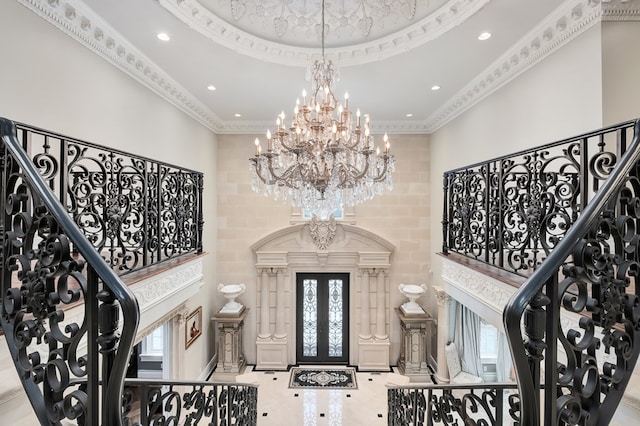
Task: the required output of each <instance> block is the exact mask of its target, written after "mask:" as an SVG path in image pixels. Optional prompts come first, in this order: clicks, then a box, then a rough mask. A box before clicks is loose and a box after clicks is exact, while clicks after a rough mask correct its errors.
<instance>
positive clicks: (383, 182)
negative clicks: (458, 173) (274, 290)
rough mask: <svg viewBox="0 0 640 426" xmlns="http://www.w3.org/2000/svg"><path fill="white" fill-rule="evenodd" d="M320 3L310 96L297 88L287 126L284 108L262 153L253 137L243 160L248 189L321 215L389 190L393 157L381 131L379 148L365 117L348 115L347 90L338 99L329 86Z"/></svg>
mask: <svg viewBox="0 0 640 426" xmlns="http://www.w3.org/2000/svg"><path fill="white" fill-rule="evenodd" d="M322 7H323V9H322V10H323V13H322V16H323V19H322V26H321V28H322V59H321V60H317V61H316V62H315V64H314V66H313V70H312V90H311V93H310V96H309V97H307V93H306V91H304V90H303V92H302V103H300V99H298V100H296V107H295V109H294V115H293V119H292V121H291V126H290V127H289V128H287V127H286V124H285V115H284V111H283V112H282V113H281V114H280V115H279V116H278V118H277V120H276V129H275V131H274V132H273V133H271V130H267V149H266V151H265V152H263V151H262V146H261V145H260V141H259V139H257V138H256V140H255V144H256V153H255V155H254V156H253V157H252V158H250V159H249V162H250V170H251V172H252V177H253V179H252V185H251V186H252V189H253V190H254V191H256V192H258V193H262V194H264V195H266V196H269V197H272V198H274V199H276V200H278V199H280V200H284V201H288V202H289V203H291V205H292V206H294V207H299V208H301V209H303V210H306V211H308V212H311V213H312V214H315V215H317V216H318V217H320V218H321V219H325V218H327V217H329V215H331V214H332V213H333V212H335V211H336V210H340V209H342V208H343V206H354V205H356V204H360V203H362V202H364V201H367V200H369V199H371V198H373V197H374V196H376V195H380V194H382V192H383V190H384V188H387V189H388V190H391V189H392V188H393V182H392V179H391V173H392V172H393V171H394V157H393V155H390V154H389V149H390V143H389V140H388V137H387V134H386V133H385V135H384V147H383V149H382V152H381V150H380V148H377V149H374V146H373V145H374V141H373V136H371V134H370V124H369V116H368V115H364V116H361V114H360V110H359V109H358V110H357V111H356V117H355V120H353V117H352V111H351V110H350V109H349V95H348V94H346V93H345V99H344V102H340V101H339V100H338V99H336V97H335V96H334V94H333V91H332V90H331V88H332V86H333V81H334V74H335V68H334V66H333V63H332V62H331V61H330V60H329V61H327V60H326V59H325V55H324V32H325V28H326V26H325V25H324V0H323V2H322Z"/></svg>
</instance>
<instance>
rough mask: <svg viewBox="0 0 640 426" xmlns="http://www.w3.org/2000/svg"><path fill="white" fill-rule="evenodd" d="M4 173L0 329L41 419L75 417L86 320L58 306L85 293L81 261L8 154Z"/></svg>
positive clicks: (79, 410)
mask: <svg viewBox="0 0 640 426" xmlns="http://www.w3.org/2000/svg"><path fill="white" fill-rule="evenodd" d="M4 176H5V179H6V180H5V182H6V185H5V186H4V191H5V192H4V197H3V201H4V203H3V204H4V211H3V212H2V213H3V215H4V225H5V230H6V232H5V235H4V239H5V241H4V243H5V244H4V250H3V259H4V263H3V277H2V280H3V281H2V282H3V288H2V291H3V294H4V297H3V300H2V323H3V328H4V329H5V331H7V340H8V341H10V349H11V352H12V355H13V356H14V358H15V360H16V364H17V366H18V371H19V373H21V379H22V380H23V382H25V387H27V388H33V387H35V388H37V389H38V393H39V395H40V397H39V398H38V401H37V402H36V403H39V404H40V406H41V410H37V413H36V414H37V415H38V416H39V418H40V420H41V422H42V421H43V420H44V419H46V422H47V423H49V422H51V423H54V422H58V421H60V420H62V419H65V418H66V419H71V420H74V419H82V418H83V416H84V414H85V412H86V408H87V406H88V394H87V390H86V383H85V382H86V377H87V364H88V360H87V357H86V355H85V353H86V349H81V342H82V339H83V338H85V337H86V335H87V327H88V324H87V318H86V316H85V315H84V314H83V313H82V312H80V317H79V318H73V317H71V318H70V317H69V316H68V313H69V312H70V311H68V310H67V308H66V307H67V306H69V305H71V304H74V303H76V302H79V301H82V300H83V299H84V298H85V296H86V294H87V279H86V277H85V275H84V274H83V273H84V269H85V264H84V262H83V261H82V260H76V259H74V257H73V256H72V250H71V244H70V241H69V239H68V238H67V236H66V235H65V234H64V232H63V230H62V229H61V228H60V226H59V224H58V222H57V221H56V220H55V219H54V218H53V216H52V215H51V214H50V213H49V211H48V209H47V207H46V206H45V205H44V204H43V203H42V202H41V200H40V198H39V197H38V196H37V195H35V194H34V191H33V188H32V187H31V185H30V184H29V183H27V180H26V179H25V176H24V175H23V174H22V172H21V170H20V168H19V167H18V166H17V164H16V163H15V162H14V161H13V158H12V157H10V156H6V157H5V174H4ZM13 283H15V284H13ZM105 337H107V336H105ZM113 337H114V338H115V336H113Z"/></svg>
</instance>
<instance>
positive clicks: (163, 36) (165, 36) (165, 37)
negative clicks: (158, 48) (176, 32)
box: [156, 33, 171, 41]
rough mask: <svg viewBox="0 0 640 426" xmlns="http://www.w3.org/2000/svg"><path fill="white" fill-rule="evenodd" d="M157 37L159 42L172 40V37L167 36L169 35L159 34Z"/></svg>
mask: <svg viewBox="0 0 640 426" xmlns="http://www.w3.org/2000/svg"><path fill="white" fill-rule="evenodd" d="M156 37H158V40H162V41H169V40H171V37H169V34H167V33H158V35H156Z"/></svg>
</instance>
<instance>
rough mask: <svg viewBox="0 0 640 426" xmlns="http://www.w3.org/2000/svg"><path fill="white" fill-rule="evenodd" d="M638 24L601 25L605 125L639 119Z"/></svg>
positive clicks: (639, 37)
mask: <svg viewBox="0 0 640 426" xmlns="http://www.w3.org/2000/svg"><path fill="white" fill-rule="evenodd" d="M638 40H640V23H639V22H605V23H604V24H603V25H602V87H603V89H602V91H603V99H602V106H603V123H604V124H605V125H609V124H615V123H619V122H621V121H626V120H630V119H634V118H638V117H640V83H639V82H638V76H639V75H640V49H638Z"/></svg>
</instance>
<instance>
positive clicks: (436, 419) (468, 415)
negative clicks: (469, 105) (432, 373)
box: [387, 383, 520, 426]
mask: <svg viewBox="0 0 640 426" xmlns="http://www.w3.org/2000/svg"><path fill="white" fill-rule="evenodd" d="M387 406H388V414H387V425H389V426H423V425H427V426H431V425H438V424H442V425H494V426H503V425H507V424H517V422H519V421H520V400H519V397H518V394H517V388H516V384H515V383H483V384H477V385H471V384H470V385H461V384H460V385H407V386H391V385H389V386H387Z"/></svg>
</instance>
